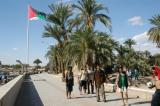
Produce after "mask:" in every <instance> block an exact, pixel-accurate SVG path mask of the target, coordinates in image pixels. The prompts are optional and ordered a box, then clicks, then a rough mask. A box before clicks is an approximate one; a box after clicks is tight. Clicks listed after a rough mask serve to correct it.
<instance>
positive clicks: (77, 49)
mask: <svg viewBox="0 0 160 106" xmlns="http://www.w3.org/2000/svg"><path fill="white" fill-rule="evenodd" d="M93 37H94V34H93V33H92V32H90V31H89V30H85V31H82V30H78V31H76V32H75V33H74V35H73V36H71V38H70V41H68V43H67V45H66V50H65V51H66V52H67V54H68V55H69V58H70V59H71V60H72V63H71V64H75V63H77V64H78V67H79V68H80V67H84V66H85V65H86V64H87V61H88V60H89V57H90V56H91V57H92V48H93V46H94V39H93Z"/></svg>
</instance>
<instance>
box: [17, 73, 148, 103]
mask: <svg viewBox="0 0 160 106" xmlns="http://www.w3.org/2000/svg"><path fill="white" fill-rule="evenodd" d="M30 81H31V82H30V83H28V84H29V85H30V86H29V85H28V88H30V90H27V87H25V86H26V85H23V86H24V89H25V90H24V91H25V92H27V93H25V92H23V93H24V94H22V97H23V96H24V95H25V97H26V96H27V95H29V96H30V97H31V96H32V95H33V96H32V98H29V97H28V98H27V97H26V98H23V103H22V102H21V103H22V104H21V105H15V106H122V100H121V97H120V96H119V95H118V94H116V93H106V98H107V102H106V103H104V102H99V103H98V102H96V97H95V94H90V95H79V91H78V85H77V84H75V86H74V92H73V94H72V99H66V96H65V83H62V82H61V79H60V78H59V77H57V76H55V75H50V74H47V73H42V74H37V75H32V76H31V80H30ZM32 83H33V85H32ZM24 84H26V83H25V82H24ZM22 88H23V87H22ZM31 89H32V90H31ZM30 91H31V92H32V93H29V92H30ZM35 92H36V93H35ZM30 94H31V95H30ZM37 95H38V96H37ZM30 101H34V102H35V103H34V104H32V105H25V103H27V102H30ZM37 104H40V105H37ZM129 106H150V101H149V100H143V99H140V98H136V97H129Z"/></svg>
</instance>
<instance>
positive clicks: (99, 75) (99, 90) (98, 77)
mask: <svg viewBox="0 0 160 106" xmlns="http://www.w3.org/2000/svg"><path fill="white" fill-rule="evenodd" d="M104 82H105V73H104V72H103V71H102V70H101V69H100V67H99V66H97V67H96V72H95V84H96V95H97V102H100V94H101V95H102V99H103V102H106V95H105V90H104Z"/></svg>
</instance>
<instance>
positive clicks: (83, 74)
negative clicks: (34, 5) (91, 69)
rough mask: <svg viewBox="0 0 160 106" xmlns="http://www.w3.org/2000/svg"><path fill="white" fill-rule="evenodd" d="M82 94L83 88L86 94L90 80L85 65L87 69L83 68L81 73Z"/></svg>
mask: <svg viewBox="0 0 160 106" xmlns="http://www.w3.org/2000/svg"><path fill="white" fill-rule="evenodd" d="M79 78H80V88H79V89H80V95H82V89H83V92H84V94H86V89H87V80H88V72H87V68H86V67H85V69H83V68H82V69H81V74H80V77H79Z"/></svg>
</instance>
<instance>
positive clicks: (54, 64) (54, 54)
mask: <svg viewBox="0 0 160 106" xmlns="http://www.w3.org/2000/svg"><path fill="white" fill-rule="evenodd" d="M45 57H47V58H48V59H49V68H50V70H53V71H54V72H55V73H57V74H58V73H59V71H60V69H58V68H59V58H60V57H59V53H58V47H57V46H53V45H51V46H50V47H49V50H48V52H47V53H46V55H45Z"/></svg>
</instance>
